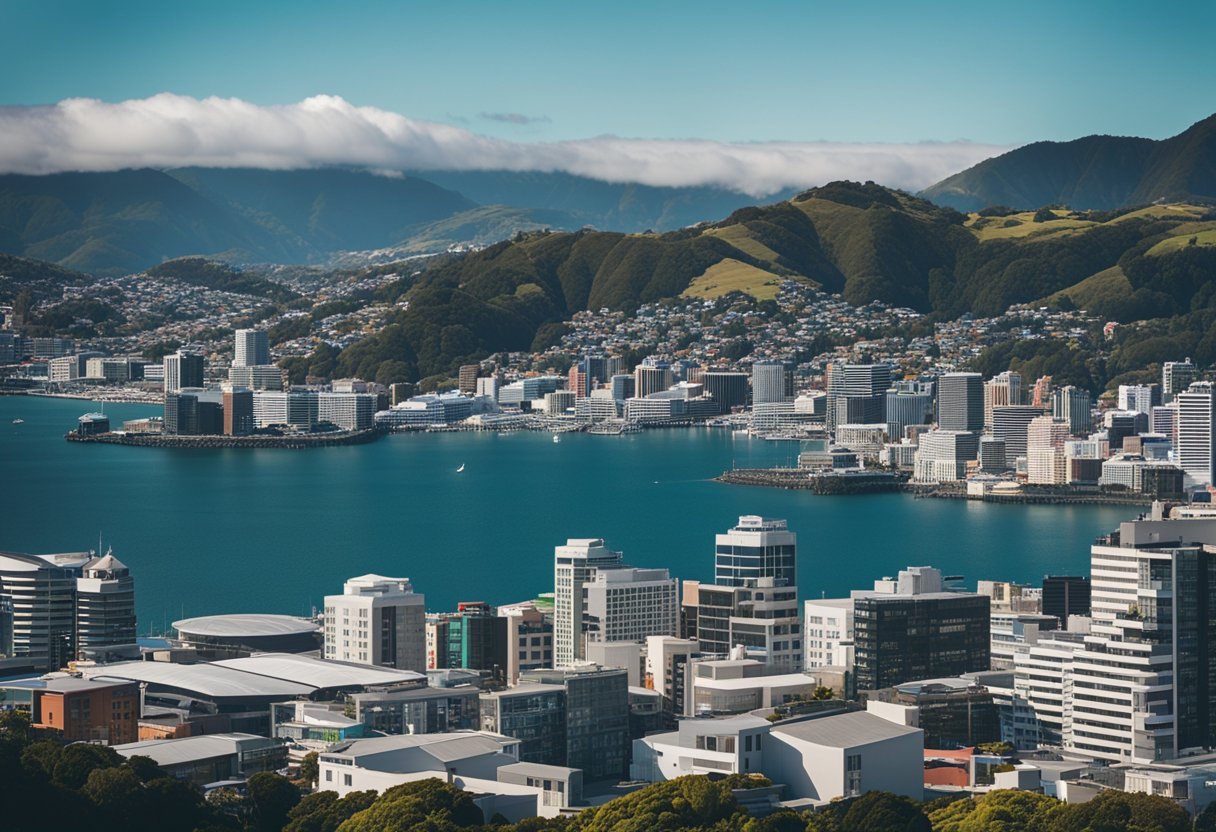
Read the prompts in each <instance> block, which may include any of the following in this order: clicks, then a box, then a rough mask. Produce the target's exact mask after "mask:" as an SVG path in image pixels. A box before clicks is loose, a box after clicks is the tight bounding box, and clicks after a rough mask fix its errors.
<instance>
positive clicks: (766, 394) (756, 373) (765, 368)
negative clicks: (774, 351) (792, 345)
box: [752, 361, 794, 404]
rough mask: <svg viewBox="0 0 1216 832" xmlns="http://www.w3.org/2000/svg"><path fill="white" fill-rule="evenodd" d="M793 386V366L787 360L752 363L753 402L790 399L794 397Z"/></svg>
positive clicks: (762, 402)
mask: <svg viewBox="0 0 1216 832" xmlns="http://www.w3.org/2000/svg"><path fill="white" fill-rule="evenodd" d="M787 379H788V380H787ZM793 387H794V384H793V368H792V367H791V366H790V365H788V364H786V363H785V362H783V361H757V362H756V363H755V364H753V365H752V404H768V403H771V402H785V401H789V400H791V399H792V398H793V397H794V396H793V393H794V391H793Z"/></svg>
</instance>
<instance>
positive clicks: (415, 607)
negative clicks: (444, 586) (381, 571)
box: [325, 575, 426, 673]
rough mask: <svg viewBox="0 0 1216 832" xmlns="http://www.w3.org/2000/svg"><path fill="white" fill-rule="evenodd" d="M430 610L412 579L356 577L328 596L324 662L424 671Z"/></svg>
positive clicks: (375, 576)
mask: <svg viewBox="0 0 1216 832" xmlns="http://www.w3.org/2000/svg"><path fill="white" fill-rule="evenodd" d="M425 611H426V600H425V598H424V597H423V596H422V595H421V594H419V593H416V592H414V588H413V587H412V586H411V585H410V580H409V578H386V577H384V576H383V575H362V576H360V577H358V578H351V579H350V580H348V581H347V582H346V584H345V585H344V586H343V588H342V594H341V595H327V596H325V658H327V659H331V660H333V661H341V662H353V663H356V664H370V665H377V666H381V667H393V668H396V669H398V670H413V671H417V672H418V673H425V672H426V622H425V619H426V615H425Z"/></svg>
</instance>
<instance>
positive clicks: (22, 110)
mask: <svg viewBox="0 0 1216 832" xmlns="http://www.w3.org/2000/svg"><path fill="white" fill-rule="evenodd" d="M1007 149H1008V148H1004V147H997V146H993V145H984V144H976V143H972V142H965V141H957V142H923V143H916V144H851V143H835V142H756V143H738V144H732V143H724V142H714V141H703V140H652V139H629V138H618V137H614V136H604V137H597V138H591V139H580V140H573V141H556V142H536V143H525V142H514V141H509V140H506V139H499V138H492V137H488V136H481V135H478V134H476V133H473V132H470V131H468V130H464V129H461V128H458V127H452V126H449V125H444V124H436V123H434V122H427V121H419V120H416V119H411V118H407V117H405V116H403V115H400V114H398V113H393V112H389V111H387V110H381V109H377V108H375V107H356V106H354V105H353V104H351V103H349V102H347V101H346V100H344V99H342V98H340V97H337V96H329V95H318V96H313V97H311V98H307V99H305V100H303V101H301V102H299V103H297V104H287V105H280V106H260V105H256V104H251V103H249V102H247V101H242V100H240V99H236V98H214V97H213V98H204V99H197V98H191V97H189V96H182V95H174V94H171V93H162V94H160V95H155V96H152V97H150V98H144V99H132V100H128V101H120V102H116V103H109V102H103V101H98V100H95V99H83V98H73V99H65V100H63V101H60V102H59V103H57V104H53V105H48V106H36V107H0V173H26V174H44V173H58V172H64V171H114V170H123V169H127V168H138V167H182V166H199V167H257V168H269V169H278V170H283V169H297V168H313V167H325V166H334V165H343V166H358V167H366V168H369V169H374V170H382V171H399V170H420V171H426V170H508V171H540V172H555V171H560V172H566V173H571V174H576V175H579V176H586V177H591V178H593V179H600V180H603V181H607V182H638V183H641V184H645V185H656V186H675V187H680V186H696V185H713V186H719V187H725V188H730V189H733V190H736V191H739V192H741V193H745V194H748V195H750V196H754V197H763V196H768V195H770V194H773V193H776V192H777V191H780V190H782V189H785V188H801V187H807V186H811V185H816V184H820V183H823V182H827V181H830V180H834V179H857V180H868V179H872V180H875V181H877V182H881V183H883V184H885V185H890V186H894V187H899V188H905V189H908V190H913V191H915V190H919V189H920V188H924V187H926V186H928V185H930V184H932V183H934V182H937V181H939V180H941V179H942V178H944V177H946V176H948V175H950V174H952V173H956V172H957V171H960V170H963V169H964V168H967V167H969V166H971V165H974V164H975V163H977V162H979V161H981V160H983V159H987V158H989V157H991V156H995V155H997V154H998V153H1001V152H1004V151H1005V150H1007Z"/></svg>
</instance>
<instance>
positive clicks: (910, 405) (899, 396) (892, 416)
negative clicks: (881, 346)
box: [837, 386, 933, 445]
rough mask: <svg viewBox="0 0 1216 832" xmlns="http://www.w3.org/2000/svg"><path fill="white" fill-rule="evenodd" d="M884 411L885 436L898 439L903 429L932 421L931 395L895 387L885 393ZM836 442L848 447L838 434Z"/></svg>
mask: <svg viewBox="0 0 1216 832" xmlns="http://www.w3.org/2000/svg"><path fill="white" fill-rule="evenodd" d="M884 410H885V412H886V422H885V425H886V433H887V436H888V437H890V438H891V439H899V438H901V437H903V435H904V428H906V427H908V425H925V424H928V423H930V422H932V421H933V394H932V393H928V392H925V391H922V390H918V389H916V388H908V387H901V386H896V387H893V388H891V389H890V390H888V391H887V392H886V395H885V403H884ZM837 431H839V428H837ZM837 441H839V442H840V443H841V444H843V445H848V442H847V441H845V440H843V439H841V438H840V436H839V433H837Z"/></svg>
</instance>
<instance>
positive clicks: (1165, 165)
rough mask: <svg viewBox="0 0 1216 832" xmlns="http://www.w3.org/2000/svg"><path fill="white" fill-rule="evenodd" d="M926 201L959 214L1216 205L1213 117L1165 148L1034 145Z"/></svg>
mask: <svg viewBox="0 0 1216 832" xmlns="http://www.w3.org/2000/svg"><path fill="white" fill-rule="evenodd" d="M921 195H922V196H924V197H926V198H928V199H931V200H933V201H934V202H937V203H938V204H941V205H948V206H951V207H953V208H957V209H959V210H962V211H976V210H980V209H982V208H986V207H989V206H994V205H1006V206H1009V207H1012V208H1018V209H1034V208H1039V207H1042V206H1045V205H1066V206H1068V207H1070V208H1073V209H1077V210H1088V209H1101V210H1110V209H1114V208H1120V207H1124V206H1129V205H1147V204H1149V203H1152V202H1156V201H1158V200H1169V201H1181V200H1212V199H1216V116H1211V117H1209V118H1206V119H1204V120H1203V121H1200V122H1198V123H1196V124H1194V125H1192V126H1191V127H1189V128H1188V129H1187V130H1185V131H1184V132H1182V133H1180V134H1179V135H1177V136H1174V137H1172V138H1169V139H1164V140H1162V141H1154V140H1152V139H1141V138H1133V137H1126V136H1086V137H1084V138H1080V139H1075V140H1073V141H1069V142H1035V143H1033V144H1028V145H1026V146H1024V147H1019V148H1017V149H1016V150H1011V151H1009V152H1008V153H1004V154H1002V155H1000V156H997V157H994V158H992V159H987V160H985V161H983V162H980V163H979V164H978V165H975V166H973V167H971V168H968V169H967V170H965V171H962V172H960V173H956V174H954V175H953V176H950V177H947V178H946V179H943V180H942V181H941V182H938V183H937V184H935V185H932V186H930V187H929V188H926V189H925V190H924V191H923V192H922V194H921Z"/></svg>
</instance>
